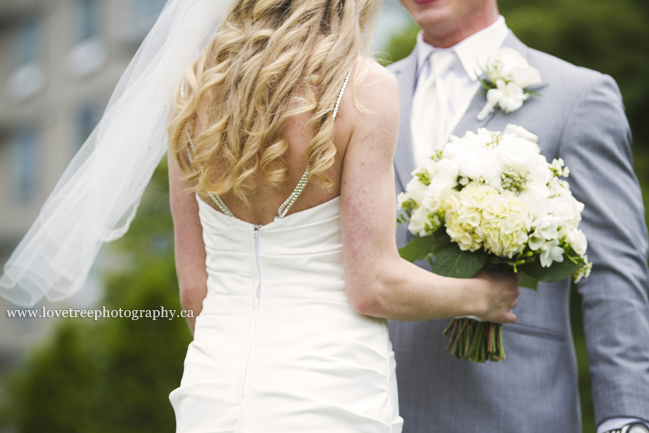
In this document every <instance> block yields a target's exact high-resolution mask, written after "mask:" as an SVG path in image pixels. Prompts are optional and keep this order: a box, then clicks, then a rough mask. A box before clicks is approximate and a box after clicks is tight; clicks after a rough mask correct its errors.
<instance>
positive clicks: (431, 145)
mask: <svg viewBox="0 0 649 433" xmlns="http://www.w3.org/2000/svg"><path fill="white" fill-rule="evenodd" d="M428 59H429V60H428V61H429V62H430V67H431V69H430V70H431V74H430V76H429V77H428V78H427V79H426V80H425V81H424V82H423V83H422V84H421V85H420V86H419V87H418V88H417V91H416V92H415V95H414V97H413V99H412V110H411V112H410V128H411V130H412V143H413V154H414V157H415V166H416V167H419V166H421V165H423V163H424V161H425V160H426V158H430V156H431V155H432V154H433V151H434V150H436V149H440V148H441V147H442V146H443V145H444V141H446V139H447V137H448V133H449V131H448V130H447V129H448V125H449V123H450V121H451V115H450V113H449V94H448V89H447V88H446V86H445V85H444V77H445V75H446V73H447V72H448V70H449V69H450V68H451V67H452V66H453V65H454V63H455V62H456V60H457V55H456V54H455V53H454V52H453V51H435V52H433V53H432V54H431V55H430V57H429V58H428Z"/></svg>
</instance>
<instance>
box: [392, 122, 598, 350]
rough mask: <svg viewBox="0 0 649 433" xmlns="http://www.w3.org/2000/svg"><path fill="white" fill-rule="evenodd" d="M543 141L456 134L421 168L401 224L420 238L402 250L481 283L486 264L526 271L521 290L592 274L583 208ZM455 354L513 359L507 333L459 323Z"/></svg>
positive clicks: (404, 200) (514, 129)
mask: <svg viewBox="0 0 649 433" xmlns="http://www.w3.org/2000/svg"><path fill="white" fill-rule="evenodd" d="M537 140H538V138H537V137H536V136H535V135H534V134H531V133H530V132H528V131H526V130H525V129H523V128H521V127H519V126H515V125H508V126H507V128H506V129H505V131H504V132H502V133H501V132H494V131H487V130H486V129H480V130H478V132H477V133H473V132H467V133H466V135H465V136H464V137H462V138H458V137H451V139H450V141H449V142H448V143H447V144H446V145H445V146H444V148H443V149H441V150H438V151H436V152H435V154H434V155H432V156H431V158H430V160H429V161H427V163H426V165H424V166H423V167H418V168H417V169H416V170H415V171H414V172H413V178H412V180H411V181H410V182H409V183H408V185H407V187H406V191H405V192H404V193H402V194H400V196H399V203H398V205H399V208H400V210H401V213H400V216H399V219H398V222H399V223H407V224H408V230H409V231H410V232H411V233H412V234H414V235H416V236H417V237H415V238H414V239H413V240H412V241H411V242H409V243H408V245H406V246H405V247H403V248H402V249H401V250H400V251H399V252H400V254H401V256H402V257H403V258H405V259H406V260H409V261H413V262H414V261H416V260H421V259H428V260H429V261H430V263H431V267H432V271H433V272H435V273H436V274H439V275H443V276H448V277H454V278H471V277H472V276H474V275H475V274H476V272H478V271H479V270H480V269H482V268H487V269H495V270H501V271H512V272H520V273H523V276H524V278H523V281H522V282H521V286H523V287H528V288H532V289H536V287H537V286H538V284H539V282H540V281H547V282H552V281H558V280H562V279H564V278H568V277H570V276H573V277H574V278H575V280H576V281H579V280H580V279H582V278H585V277H587V276H588V275H589V274H590V268H591V266H592V265H591V264H590V263H589V262H588V258H587V256H586V247H587V241H586V237H585V235H584V233H583V232H582V231H581V230H579V228H578V225H579V222H580V220H581V212H582V210H583V207H584V206H583V204H582V203H580V202H578V201H577V200H576V199H575V198H574V197H573V195H572V193H571V192H570V188H569V185H568V183H567V181H565V180H564V178H567V177H568V175H569V170H568V168H567V167H565V165H564V163H563V161H562V160H561V159H555V160H553V161H552V163H548V161H547V160H546V159H545V157H544V156H543V155H541V153H540V149H539V147H538V145H537ZM444 334H445V335H446V336H447V337H448V338H449V343H448V349H449V350H450V351H451V353H452V354H453V355H454V356H456V357H458V358H464V359H468V360H472V361H476V362H485V361H500V360H503V359H505V350H504V347H503V342H502V327H501V326H500V325H497V324H492V323H486V322H480V321H477V320H474V319H471V318H456V319H453V320H452V321H451V323H450V324H449V326H448V327H447V328H446V330H445V331H444Z"/></svg>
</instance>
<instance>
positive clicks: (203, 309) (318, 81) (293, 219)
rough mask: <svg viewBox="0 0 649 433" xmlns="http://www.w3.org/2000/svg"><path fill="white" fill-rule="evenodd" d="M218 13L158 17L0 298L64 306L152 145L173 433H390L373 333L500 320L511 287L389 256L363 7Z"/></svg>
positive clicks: (219, 8)
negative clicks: (186, 328) (177, 310)
mask: <svg viewBox="0 0 649 433" xmlns="http://www.w3.org/2000/svg"><path fill="white" fill-rule="evenodd" d="M225 3H227V1H221V0H168V2H167V4H166V6H165V8H164V10H163V12H162V14H161V15H160V18H159V19H158V21H157V22H156V24H155V26H154V27H153V29H152V30H151V32H150V33H149V35H148V36H147V38H146V39H145V41H144V43H143V45H142V46H141V47H140V49H139V50H138V53H137V54H136V56H135V58H134V59H133V61H132V62H131V63H130V65H129V67H128V69H127V70H126V72H125V73H124V75H123V76H122V78H121V79H120V82H119V83H118V85H117V88H116V90H115V92H114V93H113V97H112V98H111V101H110V102H109V105H108V107H107V109H106V112H105V113H104V116H103V117H102V119H101V121H100V122H99V125H98V126H97V128H96V129H95V131H93V133H92V134H91V136H90V137H89V139H88V140H87V141H86V143H85V144H84V145H83V147H82V148H81V150H80V151H79V153H78V154H77V155H76V156H75V157H74V159H73V160H72V162H71V164H70V166H69V167H68V168H67V169H66V171H65V173H64V175H63V177H62V178H61V180H60V181H59V183H58V184H57V186H56V188H55V189H54V191H53V192H52V194H51V195H50V197H49V198H48V200H47V202H46V203H45V205H44V206H43V209H42V210H41V213H40V214H39V217H38V219H37V221H36V222H35V223H34V225H33V226H32V228H31V229H30V230H29V232H28V233H27V235H26V236H25V238H24V239H23V240H22V241H21V243H20V245H19V246H18V248H17V249H16V251H14V253H13V254H12V256H11V258H10V259H9V261H8V262H7V264H6V265H5V269H4V270H5V272H4V274H3V275H2V277H0V296H2V297H4V298H6V299H8V300H10V301H11V302H13V303H15V304H17V305H21V306H25V307H28V308H30V307H32V306H34V305H35V304H36V303H37V302H38V301H39V300H40V299H42V298H43V297H46V298H47V299H49V300H50V301H60V300H62V299H66V298H68V297H70V296H72V295H73V294H74V293H76V292H77V291H79V290H80V289H81V288H82V287H83V284H84V282H85V280H86V278H87V276H88V273H89V271H90V268H91V266H92V263H93V261H94V260H95V258H96V256H97V253H98V251H99V250H100V248H101V246H102V245H103V244H104V243H105V242H109V241H112V240H114V239H117V238H119V237H121V236H122V235H124V233H126V231H127V230H128V227H129V224H130V222H131V221H132V219H133V217H134V215H135V211H136V209H137V207H138V203H139V200H140V197H141V195H142V193H143V191H144V188H145V187H146V184H147V183H148V181H149V179H150V177H151V174H152V173H153V170H154V169H155V167H156V166H157V165H158V163H159V161H160V158H162V156H163V155H164V153H165V151H166V147H167V141H168V143H169V171H170V173H169V176H170V190H171V191H170V195H171V204H172V213H173V218H174V227H175V239H176V244H175V247H176V262H177V272H178V279H179V285H180V293H181V300H182V303H183V306H184V308H185V309H191V310H193V311H194V313H195V315H196V316H197V317H196V320H195V322H190V327H191V328H192V330H193V331H194V341H193V342H192V343H191V344H190V346H189V348H188V351H187V356H186V360H185V369H184V374H183V378H182V381H181V383H180V387H179V388H177V389H176V390H174V391H173V392H172V393H171V395H170V400H171V402H172V405H173V407H174V410H175V412H176V418H177V425H178V427H177V431H178V432H182V433H198V432H205V433H206V432H222V433H225V432H264V433H270V432H282V433H290V432H302V431H310V432H321V433H325V432H327V433H330V432H337V433H338V432H340V433H345V432H349V433H351V432H354V433H359V432H360V433H362V432H368V433H369V432H372V433H376V432H392V433H394V432H400V431H401V427H402V419H401V418H400V417H399V411H398V402H397V384H396V379H395V376H394V374H395V373H394V372H395V361H394V354H393V352H392V348H391V344H390V340H389V338H388V329H387V326H388V325H387V319H396V320H413V321H414V320H429V319H438V318H444V317H455V316H464V315H472V316H477V317H479V318H481V319H484V320H488V321H492V322H501V323H502V322H513V321H514V320H515V319H516V316H515V315H514V314H513V313H511V312H510V311H509V310H510V309H511V308H513V307H514V306H515V305H516V302H517V301H516V298H517V295H518V289H517V287H516V285H517V279H516V277H515V276H514V275H509V274H498V273H486V272H481V273H479V274H478V275H476V276H475V277H474V278H471V279H466V280H456V279H451V278H445V277H440V276H436V275H434V274H431V273H428V272H426V271H424V270H422V269H421V268H419V267H417V266H415V265H412V264H410V263H408V262H406V261H404V260H402V259H401V258H400V257H399V254H398V252H397V248H396V242H395V217H396V206H395V191H394V179H393V165H392V157H393V153H394V150H395V144H396V140H397V132H398V128H399V107H398V101H399V98H398V89H397V84H396V82H395V81H394V79H393V78H392V76H391V75H390V74H389V73H388V72H386V70H384V69H383V68H382V67H380V66H379V65H378V64H376V63H375V62H373V61H371V60H370V59H369V57H368V49H367V45H368V42H369V23H370V22H371V21H372V19H373V18H374V16H375V14H376V12H377V9H378V3H379V1H378V0H233V3H234V4H233V5H232V6H231V7H230V9H229V11H228V12H227V13H226V15H225V19H224V21H223V22H222V24H221V25H220V27H219V28H218V29H216V28H215V23H216V22H217V21H218V20H219V17H220V16H221V15H222V13H223V8H224V5H225ZM210 37H211V39H210ZM196 58H198V60H197V61H195V59H196ZM192 62H194V63H193V64H192V65H191V67H190V68H189V69H188V68H187V65H190V64H191V63H192ZM183 74H184V79H183V78H182V77H183ZM174 88H177V91H176V92H175V96H173V104H172V93H174V92H173V89H174ZM170 112H171V113H172V115H171V118H170V116H169V113H170ZM167 126H168V130H169V139H168V140H167V137H166V130H167ZM421 344H422V345H425V344H429V343H428V342H427V341H425V339H423V340H422V342H421Z"/></svg>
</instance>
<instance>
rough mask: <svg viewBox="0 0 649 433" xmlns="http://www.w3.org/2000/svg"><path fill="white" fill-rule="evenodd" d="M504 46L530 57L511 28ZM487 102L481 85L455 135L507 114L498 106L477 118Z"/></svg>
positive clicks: (477, 127)
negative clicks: (480, 119) (484, 116)
mask: <svg viewBox="0 0 649 433" xmlns="http://www.w3.org/2000/svg"><path fill="white" fill-rule="evenodd" d="M503 47H509V48H513V49H514V50H516V51H518V52H519V53H521V54H522V55H523V57H525V58H526V59H527V58H528V52H527V51H528V49H527V46H526V45H525V44H524V43H522V42H521V41H520V40H519V39H518V38H517V37H516V36H514V34H513V33H512V32H511V30H510V31H509V35H508V36H507V38H506V39H505V42H503ZM486 102H487V97H486V96H485V89H483V88H482V86H480V89H478V91H477V92H476V94H475V96H474V97H473V99H472V100H471V104H469V108H468V109H467V110H466V113H464V116H463V117H462V119H460V121H459V122H458V124H457V125H456V126H455V129H454V130H453V135H456V136H458V137H462V136H464V134H465V133H466V132H467V131H473V132H476V131H477V130H478V129H479V128H486V127H487V125H488V124H489V123H490V122H491V121H492V120H493V118H494V117H496V116H506V114H505V113H503V112H502V110H500V109H499V108H497V109H495V110H494V111H493V112H492V113H491V114H490V115H489V116H487V118H486V119H485V120H483V121H479V120H478V119H477V117H478V113H479V112H480V111H481V110H482V108H483V107H484V105H485V103H486ZM402 112H403V111H402Z"/></svg>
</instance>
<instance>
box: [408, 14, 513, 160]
mask: <svg viewBox="0 0 649 433" xmlns="http://www.w3.org/2000/svg"><path fill="white" fill-rule="evenodd" d="M508 33H509V29H508V28H507V25H506V24H505V18H503V17H502V16H501V17H499V18H498V19H497V20H496V22H494V23H493V24H492V25H490V26H489V27H487V28H485V29H483V30H481V31H479V32H478V33H475V34H473V35H471V36H469V37H468V38H466V39H464V40H463V41H462V42H460V43H459V44H457V45H455V46H453V47H451V48H436V47H434V46H432V45H430V44H428V43H426V42H424V37H423V32H420V33H419V35H418V36H417V46H416V47H415V50H416V56H417V77H416V80H415V82H416V86H417V87H418V86H420V85H421V84H423V83H424V82H425V81H426V79H427V78H428V77H429V76H430V74H431V66H430V62H429V61H428V58H429V57H430V55H431V54H433V52H435V51H452V52H453V53H454V54H455V55H456V56H457V58H458V59H459V61H458V62H455V63H454V64H453V66H451V68H450V69H449V70H448V71H447V72H446V73H445V74H444V75H443V76H442V77H440V78H441V80H442V82H443V85H444V87H445V88H446V90H447V93H448V95H449V98H448V110H449V111H448V116H446V119H447V120H446V121H447V123H448V124H447V125H446V128H445V130H446V131H449V135H450V133H451V132H452V131H453V129H454V128H455V126H456V125H457V124H458V122H459V121H460V119H461V118H462V116H464V113H465V112H466V110H467V108H469V104H470V103H471V100H472V99H473V97H474V96H475V94H476V93H477V91H478V88H479V87H480V82H479V81H478V76H479V75H481V70H484V69H485V67H486V63H487V60H488V58H489V57H490V56H491V55H492V54H493V53H494V52H495V51H496V50H497V49H498V48H500V47H501V46H502V44H503V42H504V41H505V39H506V38H507V34H508ZM415 91H416V88H415ZM417 153H419V152H417V149H415V152H414V154H417ZM424 153H425V152H424Z"/></svg>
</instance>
